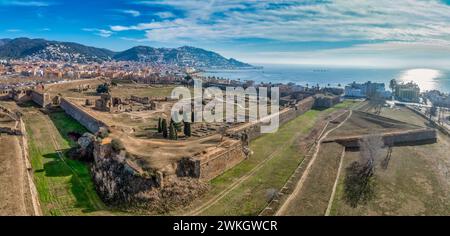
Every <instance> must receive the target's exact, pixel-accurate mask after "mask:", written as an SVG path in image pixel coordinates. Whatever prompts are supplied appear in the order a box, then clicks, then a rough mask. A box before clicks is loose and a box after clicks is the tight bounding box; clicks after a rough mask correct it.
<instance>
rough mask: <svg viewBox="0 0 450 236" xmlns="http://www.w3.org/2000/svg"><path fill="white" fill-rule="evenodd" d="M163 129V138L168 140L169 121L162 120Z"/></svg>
mask: <svg viewBox="0 0 450 236" xmlns="http://www.w3.org/2000/svg"><path fill="white" fill-rule="evenodd" d="M161 128H162V133H163V137H164V138H167V121H166V119H163V120H162V124H161Z"/></svg>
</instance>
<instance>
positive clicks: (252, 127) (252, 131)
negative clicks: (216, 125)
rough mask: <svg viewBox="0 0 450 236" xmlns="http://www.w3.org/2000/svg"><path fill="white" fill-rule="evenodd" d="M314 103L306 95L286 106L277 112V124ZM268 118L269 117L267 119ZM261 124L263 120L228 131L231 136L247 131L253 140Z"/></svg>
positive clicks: (257, 134) (259, 131)
mask: <svg viewBox="0 0 450 236" xmlns="http://www.w3.org/2000/svg"><path fill="white" fill-rule="evenodd" d="M313 105H314V98H312V97H308V98H305V99H303V100H301V101H300V102H298V103H297V104H296V105H295V106H293V107H290V108H286V109H284V110H282V111H280V112H279V114H278V115H279V125H280V126H281V125H283V124H285V123H287V122H289V121H291V120H293V119H295V118H296V117H297V116H300V115H303V114H304V113H305V112H307V111H309V110H311V108H312V107H313ZM267 120H269V119H267ZM261 125H264V122H255V123H253V124H248V123H247V124H244V125H242V126H241V127H238V128H235V129H232V130H231V132H230V135H231V136H239V134H242V133H247V135H248V137H249V140H253V139H255V138H257V137H259V136H261Z"/></svg>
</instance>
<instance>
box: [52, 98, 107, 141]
mask: <svg viewBox="0 0 450 236" xmlns="http://www.w3.org/2000/svg"><path fill="white" fill-rule="evenodd" d="M60 106H61V108H62V109H63V110H64V111H65V112H66V113H67V114H68V115H69V116H71V117H72V118H74V119H75V120H77V121H78V122H80V124H82V125H83V126H84V127H86V129H88V130H89V131H90V132H92V133H96V132H97V131H98V130H99V129H100V127H106V125H105V124H104V123H103V122H102V121H100V120H97V119H96V118H94V117H93V116H91V115H90V114H88V113H87V112H85V111H84V110H82V109H81V108H79V107H77V106H76V105H75V104H72V103H71V102H70V101H68V100H66V99H64V98H61V104H60Z"/></svg>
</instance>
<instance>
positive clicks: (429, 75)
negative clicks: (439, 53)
mask: <svg viewBox="0 0 450 236" xmlns="http://www.w3.org/2000/svg"><path fill="white" fill-rule="evenodd" d="M261 66H263V67H264V68H263V69H254V70H215V71H207V72H205V73H204V75H206V76H216V77H224V78H228V79H236V80H237V79H240V80H241V81H244V80H254V81H255V82H272V83H288V82H293V83H296V84H300V85H304V86H305V85H306V84H308V85H309V86H313V85H317V84H319V85H320V86H321V87H322V86H328V85H329V86H338V85H339V84H340V85H341V86H342V87H344V86H345V85H347V84H349V83H352V82H353V81H356V82H366V81H372V82H383V83H385V84H386V89H389V81H390V80H391V79H397V80H399V81H404V82H408V81H414V82H416V83H417V84H419V86H420V88H421V90H422V91H425V90H432V89H438V90H440V91H442V92H446V93H449V92H450V71H444V70H436V69H429V68H410V69H361V68H326V67H309V66H296V65H295V66H294V65H261Z"/></svg>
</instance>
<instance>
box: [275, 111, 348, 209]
mask: <svg viewBox="0 0 450 236" xmlns="http://www.w3.org/2000/svg"><path fill="white" fill-rule="evenodd" d="M352 113H353V112H352V110H350V112H349V114H348V116H347V117H346V118H345V120H344V121H342V122H341V123H340V124H339V125H338V126H336V127H334V128H332V129H330V130H328V131H327V132H326V133H325V134H323V136H322V137H321V138H320V139H319V141H318V143H317V146H316V151H315V152H314V154H313V157H312V159H311V161H310V162H309V163H308V166H307V167H306V169H305V171H304V173H303V175H302V177H301V178H300V180H299V182H298V183H297V185H296V187H295V189H294V191H293V192H292V194H291V195H290V196H289V197H288V198H287V199H286V201H285V202H284V203H283V205H281V206H280V208H279V209H278V211H277V213H276V214H275V215H276V216H280V215H283V214H284V213H285V212H286V209H288V208H289V205H290V204H291V202H292V200H293V199H294V198H295V196H297V195H298V194H299V193H300V191H301V189H302V187H303V184H304V182H305V180H306V177H307V176H308V174H309V172H310V170H311V167H312V166H313V164H314V162H315V160H316V158H317V154H318V153H319V150H320V145H321V143H322V141H323V140H324V139H325V138H326V137H327V136H328V135H329V134H330V133H331V132H333V131H334V130H336V129H338V128H340V127H341V126H342V125H343V124H345V122H346V121H347V120H348V119H349V118H350V117H351V116H352Z"/></svg>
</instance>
